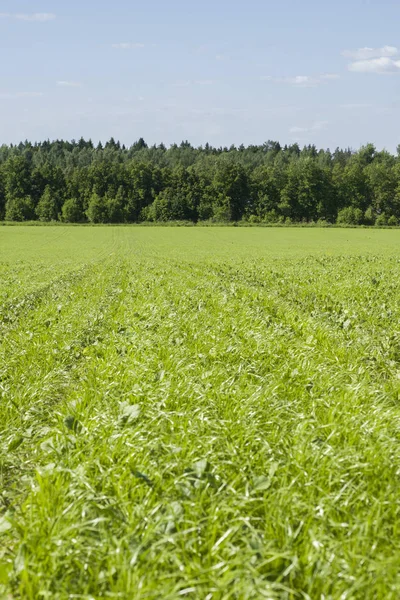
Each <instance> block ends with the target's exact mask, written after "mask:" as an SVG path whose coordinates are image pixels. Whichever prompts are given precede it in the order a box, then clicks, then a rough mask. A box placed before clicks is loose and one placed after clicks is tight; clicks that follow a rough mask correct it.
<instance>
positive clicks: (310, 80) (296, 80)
mask: <svg viewBox="0 0 400 600" xmlns="http://www.w3.org/2000/svg"><path fill="white" fill-rule="evenodd" d="M339 78H340V76H339V75H337V74H335V73H326V74H322V75H318V76H315V77H313V76H310V75H296V76H295V77H271V76H270V75H263V76H262V77H260V79H261V81H273V82H275V83H287V84H289V85H293V86H295V87H302V88H304V87H316V86H317V85H320V84H321V83H324V82H325V81H331V80H335V79H339Z"/></svg>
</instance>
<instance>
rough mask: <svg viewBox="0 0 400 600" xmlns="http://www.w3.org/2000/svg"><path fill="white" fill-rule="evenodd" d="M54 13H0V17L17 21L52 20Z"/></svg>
mask: <svg viewBox="0 0 400 600" xmlns="http://www.w3.org/2000/svg"><path fill="white" fill-rule="evenodd" d="M55 18H56V15H55V14H53V13H31V14H29V13H0V19H16V20H17V21H37V22H41V23H44V22H45V21H54V19H55Z"/></svg>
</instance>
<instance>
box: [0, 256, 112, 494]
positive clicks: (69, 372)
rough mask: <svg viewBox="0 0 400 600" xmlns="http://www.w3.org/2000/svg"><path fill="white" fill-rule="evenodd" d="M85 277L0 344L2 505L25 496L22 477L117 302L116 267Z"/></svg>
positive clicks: (28, 470)
mask: <svg viewBox="0 0 400 600" xmlns="http://www.w3.org/2000/svg"><path fill="white" fill-rule="evenodd" d="M89 275H90V276H89V277H88V279H87V280H86V281H85V282H83V283H82V282H75V285H74V286H73V287H72V288H71V289H70V290H68V292H67V291H66V290H63V291H64V293H66V294H67V295H66V296H62V301H63V305H62V307H61V305H58V307H57V306H55V303H54V299H53V298H52V297H51V296H50V297H49V298H48V303H47V304H45V305H43V306H40V308H39V309H38V310H37V311H36V312H35V313H34V316H35V318H34V319H32V316H31V317H26V319H25V320H22V322H21V323H20V329H19V330H17V331H13V332H11V333H10V335H9V337H8V338H7V339H6V340H3V344H2V345H1V346H0V355H3V357H4V358H5V357H6V356H9V355H11V356H12V358H11V359H8V361H7V363H6V361H4V364H5V367H4V368H3V369H2V373H1V375H2V377H1V380H2V381H1V388H0V393H1V397H2V404H1V419H0V422H1V429H2V433H1V438H2V444H1V446H2V447H1V465H2V466H1V479H2V484H3V490H4V492H3V501H7V503H8V504H9V503H10V502H11V501H14V500H15V498H16V497H17V496H19V495H21V494H23V493H24V489H25V488H26V485H25V483H26V482H24V477H25V475H26V474H27V473H29V472H31V471H32V468H34V466H35V460H36V457H35V452H36V450H35V446H36V445H37V444H38V443H40V439H41V438H42V437H43V436H46V435H47V433H48V431H49V426H50V423H51V420H52V419H53V418H54V413H55V412H56V411H57V404H59V403H60V402H62V401H63V400H64V398H65V397H66V395H67V394H68V389H69V387H71V386H74V385H77V376H76V370H77V365H78V364H79V362H80V361H85V360H86V356H85V353H86V350H87V348H88V347H90V346H91V345H94V344H96V343H97V341H98V339H99V338H101V335H102V331H103V329H104V328H105V327H107V316H108V314H109V312H110V310H111V309H112V306H113V304H115V303H117V301H118V295H119V291H120V290H119V288H118V284H119V278H120V276H121V267H120V266H119V265H116V264H115V263H112V264H109V265H103V266H101V267H97V268H94V267H93V266H92V270H91V272H90V273H89ZM57 299H58V301H59V300H60V297H59V296H57ZM28 326H29V330H28V331H26V329H27V328H28ZM32 447H33V451H32ZM18 478H19V479H20V480H21V482H22V486H19V484H17V486H16V489H12V490H10V494H9V497H7V494H6V492H7V489H8V488H10V485H11V483H12V482H14V483H15V482H16V481H17V480H18ZM14 488H15V486H14ZM0 505H1V503H0Z"/></svg>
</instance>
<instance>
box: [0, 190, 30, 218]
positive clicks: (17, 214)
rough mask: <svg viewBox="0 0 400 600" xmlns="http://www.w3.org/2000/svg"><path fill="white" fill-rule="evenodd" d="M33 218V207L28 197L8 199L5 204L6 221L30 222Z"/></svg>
mask: <svg viewBox="0 0 400 600" xmlns="http://www.w3.org/2000/svg"><path fill="white" fill-rule="evenodd" d="M34 218H35V205H34V203H33V200H32V198H31V197H30V196H25V198H9V199H8V200H7V202H6V214H5V219H6V221H30V220H32V219H34Z"/></svg>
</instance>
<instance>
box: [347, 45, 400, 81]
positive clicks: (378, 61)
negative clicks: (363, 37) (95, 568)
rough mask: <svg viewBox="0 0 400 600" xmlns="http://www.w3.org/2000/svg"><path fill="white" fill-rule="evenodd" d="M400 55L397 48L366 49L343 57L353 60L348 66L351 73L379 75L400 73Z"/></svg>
mask: <svg viewBox="0 0 400 600" xmlns="http://www.w3.org/2000/svg"><path fill="white" fill-rule="evenodd" d="M399 54H400V51H399V49H398V48H396V46H383V47H382V48H369V47H365V48H358V49H357V50H344V51H343V52H342V55H343V56H345V57H346V58H351V59H352V61H351V62H350V63H349V64H348V65H347V68H348V70H349V71H352V72H353V73H378V74H385V73H386V74H390V73H398V72H399V71H400V57H399Z"/></svg>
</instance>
